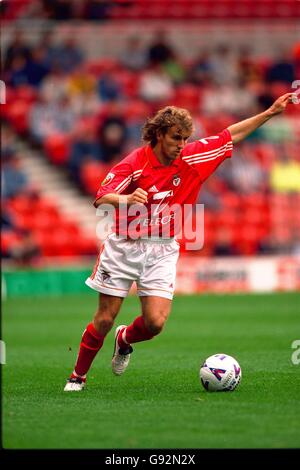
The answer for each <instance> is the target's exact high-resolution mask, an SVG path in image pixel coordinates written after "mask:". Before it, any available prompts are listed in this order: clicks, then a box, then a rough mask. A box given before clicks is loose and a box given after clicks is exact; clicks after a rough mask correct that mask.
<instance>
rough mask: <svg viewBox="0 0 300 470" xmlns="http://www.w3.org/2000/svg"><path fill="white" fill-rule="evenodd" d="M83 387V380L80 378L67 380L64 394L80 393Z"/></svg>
mask: <svg viewBox="0 0 300 470" xmlns="http://www.w3.org/2000/svg"><path fill="white" fill-rule="evenodd" d="M84 387H85V379H81V378H80V377H70V378H69V379H68V380H67V383H66V386H65V388H64V392H81V390H83V389H84Z"/></svg>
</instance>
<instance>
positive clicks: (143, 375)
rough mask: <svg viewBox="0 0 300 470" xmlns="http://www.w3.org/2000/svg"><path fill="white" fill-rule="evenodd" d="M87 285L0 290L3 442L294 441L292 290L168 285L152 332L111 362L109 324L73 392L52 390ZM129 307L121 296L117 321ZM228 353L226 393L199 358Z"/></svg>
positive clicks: (79, 321)
mask: <svg viewBox="0 0 300 470" xmlns="http://www.w3.org/2000/svg"><path fill="white" fill-rule="evenodd" d="M96 303H97V295H96V294H94V293H91V294H90V293H89V294H86V295H81V296H65V297H63V298H35V299H28V298H27V299H26V298H22V299H8V300H6V301H4V303H3V308H2V310H3V311H2V332H3V339H4V341H5V343H6V365H4V366H2V398H3V403H2V421H3V422H2V433H3V436H2V439H3V443H2V444H3V446H4V447H5V448H10V449H16V448H19V449H39V448H40V449H60V448H64V449H83V448H85V449H89V448H98V449H101V448H105V449H113V448H115V449H123V448H134V449H139V448H147V449H148V448H154V449H159V448H170V449H175V448H177V449H180V448H295V447H297V448H298V447H300V431H299V429H300V428H299V423H300V364H299V365H294V364H293V363H292V361H291V356H292V353H293V349H292V347H291V345H292V342H293V341H294V340H295V339H300V311H299V305H300V293H286V294H279V293H278V294H272V295H263V294H261V295H203V296H177V297H175V299H174V304H173V310H172V314H171V316H170V318H169V320H168V322H167V324H166V327H165V330H164V331H163V333H162V334H161V335H160V336H158V337H156V338H155V339H153V340H152V341H148V342H144V343H139V344H136V345H135V346H134V349H135V351H134V353H133V355H132V359H131V363H130V366H129V368H128V370H127V371H126V374H124V375H123V376H121V377H116V376H114V375H113V374H112V372H111V364H110V361H111V354H112V347H113V336H114V335H113V331H112V332H111V333H110V334H109V335H108V337H107V339H106V341H105V343H104V346H103V349H102V350H101V351H100V353H99V354H98V356H97V358H96V360H95V361H94V364H93V366H92V368H91V370H90V374H89V376H88V383H87V388H86V390H84V391H83V392H81V393H66V392H63V387H64V385H65V380H66V378H67V376H68V375H69V373H70V372H71V371H72V368H73V365H74V361H75V358H76V354H77V349H78V344H79V340H80V337H81V334H82V331H83V329H84V328H85V326H86V324H87V323H88V322H89V321H90V320H91V318H92V315H93V312H94V310H95V307H96ZM137 314H139V301H138V299H137V298H135V297H129V298H128V299H126V300H125V302H124V304H123V307H122V310H121V313H120V314H119V317H118V322H117V324H120V323H128V322H131V321H132V320H133V319H134V318H135V316H136V315H137ZM218 352H225V353H227V354H230V355H232V356H234V357H235V358H236V359H237V360H238V361H239V363H240V365H241V367H242V372H243V378H242V381H241V384H240V385H239V387H238V388H237V389H236V390H235V391H234V392H227V393H224V392H223V393H222V392H221V393H209V392H206V391H205V390H204V389H203V388H202V386H201V385H200V383H199V377H198V372H199V366H200V364H201V363H202V361H203V360H204V359H205V358H206V357H207V356H209V355H211V354H214V353H218Z"/></svg>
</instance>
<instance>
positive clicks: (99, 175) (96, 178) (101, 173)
mask: <svg viewBox="0 0 300 470" xmlns="http://www.w3.org/2000/svg"><path fill="white" fill-rule="evenodd" d="M109 169H110V166H107V165H104V164H103V163H100V162H94V161H89V162H85V163H84V164H83V165H82V166H81V168H80V181H81V184H82V186H83V188H84V189H85V190H86V191H87V193H88V194H92V195H93V196H94V195H95V194H96V193H97V191H98V189H99V187H100V185H101V182H102V181H103V180H104V178H105V176H106V175H107V173H108V171H109Z"/></svg>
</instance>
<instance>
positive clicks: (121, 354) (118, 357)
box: [111, 325, 133, 375]
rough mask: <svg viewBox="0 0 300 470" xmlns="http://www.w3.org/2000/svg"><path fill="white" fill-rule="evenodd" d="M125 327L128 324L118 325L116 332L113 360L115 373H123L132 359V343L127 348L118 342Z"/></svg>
mask: <svg viewBox="0 0 300 470" xmlns="http://www.w3.org/2000/svg"><path fill="white" fill-rule="evenodd" d="M123 328H126V325H120V326H118V327H117V328H116V332H115V347H114V353H113V357H112V361H111V366H112V371H113V373H114V374H115V375H122V374H123V373H124V372H125V370H126V368H127V366H128V364H129V361H130V355H131V353H132V351H133V349H132V347H131V346H130V344H128V348H126V349H121V348H120V346H119V344H118V335H119V332H120V330H122V329H123Z"/></svg>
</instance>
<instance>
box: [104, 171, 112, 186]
mask: <svg viewBox="0 0 300 470" xmlns="http://www.w3.org/2000/svg"><path fill="white" fill-rule="evenodd" d="M114 177H115V175H114V174H113V173H108V174H107V175H106V177H105V178H104V180H103V181H102V183H101V186H105V185H107V184H108V183H110V182H111V181H112V180H113V178H114Z"/></svg>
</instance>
